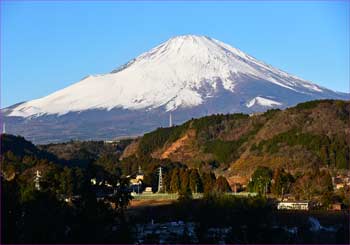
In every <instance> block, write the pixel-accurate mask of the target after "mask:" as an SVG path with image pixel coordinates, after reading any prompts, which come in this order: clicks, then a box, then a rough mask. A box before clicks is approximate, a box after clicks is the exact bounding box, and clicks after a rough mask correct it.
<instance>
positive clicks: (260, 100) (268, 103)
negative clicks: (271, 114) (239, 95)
mask: <svg viewBox="0 0 350 245" xmlns="http://www.w3.org/2000/svg"><path fill="white" fill-rule="evenodd" d="M255 105H260V106H265V107H273V106H280V105H282V103H280V102H277V101H274V100H272V99H267V98H264V97H261V96H257V97H255V98H254V99H252V100H250V101H249V102H248V103H247V104H246V106H247V107H248V108H250V107H253V106H255Z"/></svg>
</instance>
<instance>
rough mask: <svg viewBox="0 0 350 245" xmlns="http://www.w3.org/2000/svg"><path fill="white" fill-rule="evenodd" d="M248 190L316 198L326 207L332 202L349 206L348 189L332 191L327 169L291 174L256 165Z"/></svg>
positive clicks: (276, 195)
mask: <svg viewBox="0 0 350 245" xmlns="http://www.w3.org/2000/svg"><path fill="white" fill-rule="evenodd" d="M248 190H249V191H251V192H256V193H259V194H260V195H266V194H273V195H274V196H275V197H278V198H281V199H283V197H284V195H286V194H293V196H294V197H295V198H296V199H297V200H312V199H315V198H316V199H318V200H319V201H320V202H321V203H322V205H323V208H325V209H327V208H328V207H329V205H330V204H331V203H332V202H340V203H343V204H344V205H345V206H349V201H348V199H349V193H348V192H349V191H350V190H348V189H346V188H345V189H343V190H341V191H337V192H334V188H333V183H332V177H331V175H330V173H329V172H328V171H327V170H319V169H314V170H311V171H307V172H304V173H301V172H297V173H296V174H294V175H292V174H291V173H288V172H286V171H285V170H284V169H283V168H277V169H274V170H272V169H270V168H268V167H263V166H258V167H257V168H256V170H255V171H254V173H253V174H252V177H251V180H250V181H249V183H248Z"/></svg>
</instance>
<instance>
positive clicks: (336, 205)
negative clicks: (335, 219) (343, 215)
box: [329, 203, 342, 211]
mask: <svg viewBox="0 0 350 245" xmlns="http://www.w3.org/2000/svg"><path fill="white" fill-rule="evenodd" d="M329 209H330V210H333V211H340V210H342V205H341V203H333V204H331V205H330V207H329Z"/></svg>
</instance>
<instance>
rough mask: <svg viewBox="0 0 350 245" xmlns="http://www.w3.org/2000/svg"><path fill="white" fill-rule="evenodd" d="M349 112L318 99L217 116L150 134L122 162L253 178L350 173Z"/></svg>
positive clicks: (349, 107) (344, 105) (347, 106)
mask: <svg viewBox="0 0 350 245" xmlns="http://www.w3.org/2000/svg"><path fill="white" fill-rule="evenodd" d="M349 114H350V102H349V101H341V100H317V101H310V102H305V103H301V104H298V105H297V106H295V107H292V108H288V109H285V110H279V109H274V110H268V111H267V112H265V113H260V114H251V115H246V114H227V115H223V114H219V115H212V116H207V117H203V118H200V119H192V120H190V121H187V122H186V123H184V124H182V125H178V126H174V127H170V128H158V129H157V130H155V131H153V132H150V133H147V134H145V135H144V136H143V137H142V138H139V139H137V140H135V141H134V142H133V143H132V144H130V146H128V147H127V148H126V150H125V151H124V154H123V156H122V158H126V157H130V156H133V155H134V156H137V157H143V156H151V157H153V158H159V159H170V160H171V161H177V162H183V163H186V164H187V165H188V166H191V167H198V168H206V167H210V168H214V169H216V171H220V172H221V173H225V174H226V175H227V176H231V175H247V174H250V173H251V172H252V171H253V170H254V169H255V168H256V166H258V165H265V166H269V167H272V168H276V167H283V168H285V169H287V170H289V171H292V172H293V171H297V170H300V171H303V170H305V169H310V168H314V167H327V168H332V169H349V168H350V164H349V146H350V127H349V125H350V124H349V123H350V120H349Z"/></svg>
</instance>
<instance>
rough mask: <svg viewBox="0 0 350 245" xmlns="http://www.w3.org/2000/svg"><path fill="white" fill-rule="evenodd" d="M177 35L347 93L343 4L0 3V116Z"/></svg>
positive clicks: (346, 4) (346, 26)
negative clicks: (208, 40) (204, 39)
mask: <svg viewBox="0 0 350 245" xmlns="http://www.w3.org/2000/svg"><path fill="white" fill-rule="evenodd" d="M181 34H200V35H207V36H210V37H213V38H215V39H219V40H221V41H223V42H226V43H228V44H231V45H233V46H234V47H237V48H239V49H241V50H243V51H244V52H246V53H248V54H250V55H252V56H254V57H256V58H257V59H260V60H262V61H265V62H266V63H269V64H271V65H273V66H275V67H277V68H281V69H283V70H285V71H287V72H289V73H291V74H294V75H297V76H299V77H302V78H304V79H307V80H311V81H313V82H315V83H317V84H320V85H322V86H325V87H328V88H331V89H333V90H337V91H343V92H345V91H346V92H348V91H349V1H329V2H326V1H321V2H316V1H305V2H303V1H296V2H284V1H272V2H252V1H251V2H238V1H231V2H229V1H226V2H220V3H217V2H216V3H214V2H208V1H206V2H197V3H196V2H191V3H188V2H180V1H177V2H160V1H156V2H117V1H109V2H92V1H89V2H83V1H78V2H70V1H59V2H52V1H51V2H50V1H47V2H45V1H39V2H29V1H26V2H23V1H18V2H14V1H2V3H1V89H2V91H1V103H2V104H1V107H6V106H9V105H11V104H14V103H17V102H21V101H25V100H30V99H35V98H39V97H41V96H44V95H47V94H49V93H51V92H54V91H56V90H58V89H61V88H64V87H66V86H67V85H70V84H72V83H74V82H77V81H79V80H80V79H81V78H83V77H85V76H86V75H89V74H99V73H106V72H109V71H111V70H113V69H114V68H116V67H117V66H119V65H121V64H123V63H126V62H127V61H128V60H130V59H132V58H134V57H135V56H137V55H139V54H140V53H142V52H144V51H147V50H148V49H150V48H152V47H154V46H155V45H157V44H159V43H161V42H163V41H165V40H167V39H168V38H170V37H172V36H176V35H181Z"/></svg>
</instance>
